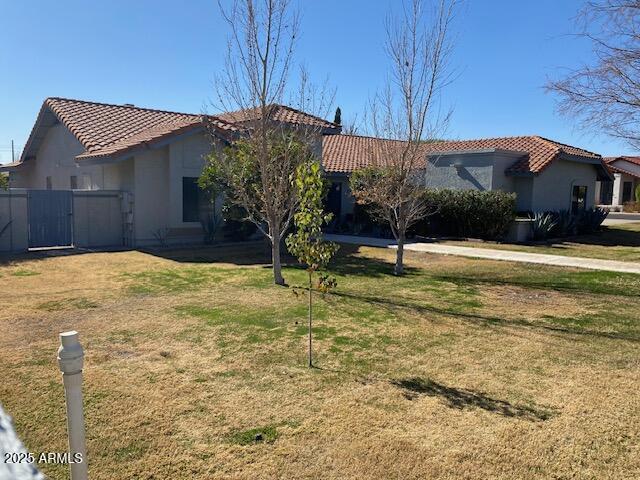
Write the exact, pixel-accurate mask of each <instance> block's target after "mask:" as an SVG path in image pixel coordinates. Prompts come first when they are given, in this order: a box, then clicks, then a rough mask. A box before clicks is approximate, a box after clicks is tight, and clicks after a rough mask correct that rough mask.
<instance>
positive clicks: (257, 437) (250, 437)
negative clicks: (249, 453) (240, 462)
mask: <svg viewBox="0 0 640 480" xmlns="http://www.w3.org/2000/svg"><path fill="white" fill-rule="evenodd" d="M277 438H278V430H277V428H276V426H275V425H267V426H264V427H258V428H251V429H249V430H242V431H237V432H234V433H232V434H230V435H229V436H228V441H229V442H230V443H234V444H236V445H244V446H246V445H255V444H258V443H273V442H275V441H276V439H277Z"/></svg>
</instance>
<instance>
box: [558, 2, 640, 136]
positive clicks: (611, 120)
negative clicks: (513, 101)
mask: <svg viewBox="0 0 640 480" xmlns="http://www.w3.org/2000/svg"><path fill="white" fill-rule="evenodd" d="M577 25H578V28H579V31H578V33H577V35H578V36H579V37H581V38H586V39H587V40H589V41H590V42H591V44H592V46H593V51H594V53H595V57H596V60H595V62H594V63H593V64H592V65H584V66H582V67H581V68H578V69H575V70H572V71H570V72H569V73H568V74H567V75H566V77H565V78H563V79H560V80H553V81H550V82H549V83H548V84H547V90H548V91H551V92H555V93H557V94H558V95H559V98H560V100H559V105H558V107H559V110H560V112H561V113H563V114H565V115H567V116H569V117H574V118H576V117H577V118H579V119H580V121H581V126H582V127H584V128H587V129H597V130H602V131H604V132H605V133H607V134H608V135H610V136H613V137H616V138H621V139H624V140H626V141H627V142H628V143H629V144H630V145H631V146H632V147H634V148H636V149H640V1H638V0H601V1H589V2H587V3H586V5H585V6H584V8H583V9H582V10H581V12H580V13H579V15H578V17H577Z"/></svg>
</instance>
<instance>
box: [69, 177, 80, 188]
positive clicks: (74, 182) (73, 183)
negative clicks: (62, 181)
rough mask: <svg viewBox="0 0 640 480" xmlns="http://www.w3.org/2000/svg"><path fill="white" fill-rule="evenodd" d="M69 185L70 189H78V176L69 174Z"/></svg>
mask: <svg viewBox="0 0 640 480" xmlns="http://www.w3.org/2000/svg"><path fill="white" fill-rule="evenodd" d="M69 185H70V186H71V190H77V189H78V177H76V176H75V175H71V177H70V178H69Z"/></svg>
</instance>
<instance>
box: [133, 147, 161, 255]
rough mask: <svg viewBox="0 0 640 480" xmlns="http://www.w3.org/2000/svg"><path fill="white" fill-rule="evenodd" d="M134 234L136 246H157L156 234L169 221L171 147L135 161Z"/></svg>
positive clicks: (147, 154)
mask: <svg viewBox="0 0 640 480" xmlns="http://www.w3.org/2000/svg"><path fill="white" fill-rule="evenodd" d="M134 192H135V193H134V204H133V205H134V207H133V208H134V213H133V216H134V224H135V229H134V235H135V243H136V245H137V246H142V245H152V244H157V243H158V242H157V240H156V239H155V237H154V232H156V231H158V230H160V229H166V228H169V226H170V223H169V222H170V221H169V147H164V148H161V149H157V150H147V151H145V152H142V153H140V154H139V155H136V156H135V158H134Z"/></svg>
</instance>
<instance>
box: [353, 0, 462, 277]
mask: <svg viewBox="0 0 640 480" xmlns="http://www.w3.org/2000/svg"><path fill="white" fill-rule="evenodd" d="M458 3H459V2H458V1H457V0H403V3H402V8H400V9H399V12H400V13H399V15H398V16H389V17H388V20H387V24H386V33H387V41H386V45H385V46H386V52H387V55H388V57H389V59H390V61H391V68H390V77H389V79H388V80H387V83H386V85H385V88H384V89H383V91H382V92H381V93H378V94H377V95H375V96H374V98H373V99H372V101H371V102H370V108H369V110H370V111H369V114H368V116H369V122H370V124H371V129H372V130H373V133H374V135H375V136H376V137H378V138H383V139H385V140H380V141H376V142H373V147H372V149H371V152H370V158H369V162H368V163H369V164H370V165H371V166H370V167H368V168H365V169H362V170H360V171H356V172H354V174H353V175H352V178H351V189H352V191H353V193H354V195H355V197H356V200H357V201H358V202H359V203H361V204H366V205H369V208H370V209H371V211H372V213H373V214H374V215H375V216H376V217H378V218H379V219H381V220H383V221H386V222H387V223H388V224H389V226H390V227H391V231H392V232H393V235H394V237H395V238H396V240H397V243H398V250H397V258H396V265H395V273H396V275H401V274H402V273H403V272H404V260H403V255H404V243H405V239H406V234H407V230H408V229H409V228H410V227H411V226H412V225H413V224H415V222H416V221H418V220H419V219H421V218H424V217H425V216H426V215H427V214H428V213H429V208H430V207H429V204H428V202H427V199H426V196H425V181H424V171H425V168H426V148H425V144H426V143H427V142H429V141H430V140H433V139H435V138H438V136H439V134H440V133H441V132H442V131H443V130H444V128H445V127H446V124H447V123H448V120H449V117H450V112H445V113H444V114H443V113H442V111H441V110H440V108H439V103H440V102H439V99H440V93H441V91H442V89H443V88H444V87H445V86H447V85H448V84H449V83H450V82H451V80H452V76H451V72H450V69H449V58H450V54H451V51H452V44H451V42H450V29H451V23H452V21H453V18H454V13H455V10H456V6H457V4H458Z"/></svg>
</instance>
